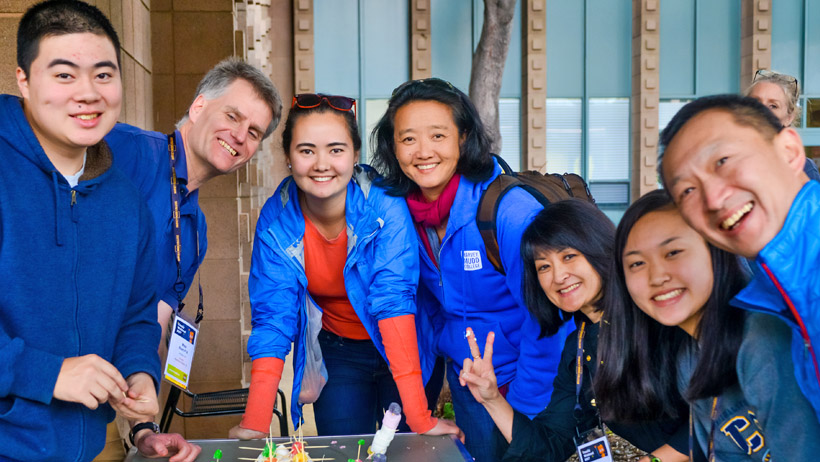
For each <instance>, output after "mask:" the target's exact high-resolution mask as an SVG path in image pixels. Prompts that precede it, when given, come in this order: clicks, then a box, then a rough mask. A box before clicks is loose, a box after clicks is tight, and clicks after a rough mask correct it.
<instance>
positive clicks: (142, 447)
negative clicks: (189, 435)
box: [134, 429, 202, 462]
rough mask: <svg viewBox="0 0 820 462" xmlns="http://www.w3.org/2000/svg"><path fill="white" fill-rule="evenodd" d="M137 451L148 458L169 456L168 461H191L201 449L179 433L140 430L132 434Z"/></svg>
mask: <svg viewBox="0 0 820 462" xmlns="http://www.w3.org/2000/svg"><path fill="white" fill-rule="evenodd" d="M134 441H135V442H136V443H137V444H136V446H137V450H138V451H139V453H140V454H141V455H143V456H145V457H148V458H149V459H155V458H159V457H169V456H170V459H168V462H193V461H194V460H195V459H196V456H198V455H199V453H200V452H201V451H202V448H200V447H199V446H197V445H195V444H192V443H189V442H188V441H186V440H185V438H183V437H182V435H180V434H179V433H152V432H151V430H150V429H146V430H142V431H141V432H139V433H137V434H136V435H135V436H134Z"/></svg>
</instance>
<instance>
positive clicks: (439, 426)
mask: <svg viewBox="0 0 820 462" xmlns="http://www.w3.org/2000/svg"><path fill="white" fill-rule="evenodd" d="M422 434H423V435H427V436H438V435H455V437H456V438H458V439H459V440H461V442H462V443H463V442H464V432H463V431H461V429H460V428H458V426H457V425H456V423H455V422H453V421H452V420H447V419H438V422H437V423H436V426H435V427H433V428H431V429H430V430H427V431H426V432H424V433H422Z"/></svg>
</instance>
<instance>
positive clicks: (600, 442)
mask: <svg viewBox="0 0 820 462" xmlns="http://www.w3.org/2000/svg"><path fill="white" fill-rule="evenodd" d="M577 449H578V460H580V462H590V461H593V460H594V461H598V462H612V449H610V448H609V440H607V439H606V435H604V436H601V437H600V438H597V439H594V440H592V441H590V442H588V443H584V444H582V445H580V446H578V447H577Z"/></svg>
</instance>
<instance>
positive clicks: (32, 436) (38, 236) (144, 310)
mask: <svg viewBox="0 0 820 462" xmlns="http://www.w3.org/2000/svg"><path fill="white" fill-rule="evenodd" d="M0 152H2V153H3V168H2V169H0V274H1V275H3V282H4V283H3V286H2V290H0V456H2V458H3V460H7V459H11V460H26V461H33V460H36V461H84V460H91V459H92V458H94V456H96V454H97V453H99V452H100V451H101V450H102V448H103V445H104V444H105V425H106V423H107V422H110V421H111V420H112V419H113V418H114V411H113V410H112V409H111V407H110V406H109V405H107V404H104V405H101V406H100V407H99V408H97V409H96V410H91V409H88V408H87V407H85V406H83V405H81V404H78V403H69V402H65V401H60V400H57V399H54V398H53V393H54V386H55V384H56V381H57V376H58V374H59V372H60V367H61V366H62V362H63V360H64V359H65V358H68V357H75V356H84V355H88V354H96V355H98V356H100V357H102V358H103V359H105V360H107V361H109V362H111V363H112V364H113V365H114V366H115V367H116V368H117V369H118V370H119V371H120V373H121V374H122V376H123V377H128V376H129V375H131V374H134V373H137V372H146V373H149V374H150V375H151V376H152V377H153V378H154V380H155V381H157V383H158V380H159V377H158V376H159V369H160V367H159V358H158V356H157V345H158V344H159V335H160V328H159V325H158V324H157V311H156V297H155V291H154V274H153V261H154V260H153V258H154V250H153V247H152V221H151V215H150V213H149V212H148V209H147V207H146V206H145V205H144V203H143V202H142V200H141V199H140V196H139V193H138V192H137V191H136V189H134V187H133V186H132V185H131V183H130V182H129V181H128V179H127V178H125V177H124V176H123V175H122V174H120V173H119V171H117V170H115V169H113V168H111V167H110V166H111V155H110V152H109V151H108V148H107V146H106V145H105V143H100V144H98V145H96V146H93V147H90V148H89V149H88V157H87V160H86V168H85V173H84V174H83V176H82V177H81V178H80V181H79V184H78V185H77V186H76V187H74V188H73V189H72V188H71V187H69V185H68V182H66V180H65V178H64V177H63V176H62V175H61V174H60V173H59V172H58V171H57V169H56V168H55V167H54V165H53V164H52V163H51V161H50V160H49V159H48V157H47V156H46V154H45V152H44V151H43V149H42V147H41V146H40V144H39V143H38V141H37V138H36V137H35V135H34V133H33V132H32V129H31V126H30V125H29V124H28V121H27V120H26V118H25V115H24V114H23V109H22V105H21V101H20V100H19V99H18V98H17V97H14V96H11V95H2V96H0Z"/></svg>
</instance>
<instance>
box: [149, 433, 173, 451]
mask: <svg viewBox="0 0 820 462" xmlns="http://www.w3.org/2000/svg"><path fill="white" fill-rule="evenodd" d="M150 436H153V435H150ZM157 436H164V435H157ZM146 438H148V437H146ZM151 450H153V451H154V454H156V455H158V456H165V455H167V454H168V448H166V447H165V438H161V437H158V438H153V439H152V440H151Z"/></svg>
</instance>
